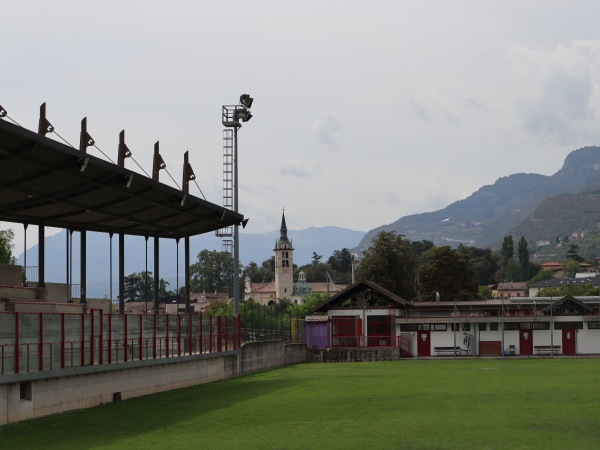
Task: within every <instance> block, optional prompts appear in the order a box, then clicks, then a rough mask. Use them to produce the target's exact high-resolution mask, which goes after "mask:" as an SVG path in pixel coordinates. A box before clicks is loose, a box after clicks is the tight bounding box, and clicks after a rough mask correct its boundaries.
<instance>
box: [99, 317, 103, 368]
mask: <svg viewBox="0 0 600 450" xmlns="http://www.w3.org/2000/svg"><path fill="white" fill-rule="evenodd" d="M99 325H100V333H99V335H100V336H99V338H100V339H99V341H100V348H99V350H100V351H99V352H98V353H99V354H98V363H99V364H103V363H104V314H102V310H100V324H99Z"/></svg>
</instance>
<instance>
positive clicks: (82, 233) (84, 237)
mask: <svg viewBox="0 0 600 450" xmlns="http://www.w3.org/2000/svg"><path fill="white" fill-rule="evenodd" d="M79 235H80V236H81V244H80V248H79V251H80V253H81V256H80V260H81V262H80V266H81V267H80V271H81V275H80V277H81V295H80V297H79V303H87V297H86V292H87V232H86V229H85V228H82V229H81V231H80V232H79Z"/></svg>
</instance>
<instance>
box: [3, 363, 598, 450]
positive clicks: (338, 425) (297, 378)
mask: <svg viewBox="0 0 600 450" xmlns="http://www.w3.org/2000/svg"><path fill="white" fill-rule="evenodd" d="M599 402H600V359H592V358H589V359H560V358H554V359H512V360H511V359H506V360H487V359H486V360H483V359H474V360H454V359H451V358H448V359H443V360H403V361H393V362H379V363H326V364H318V363H315V364H301V365H297V366H291V367H286V368H282V369H277V370H272V371H269V372H263V373H259V374H255V375H250V376H246V377H242V378H237V379H233V380H227V381H220V382H215V383H210V384H205V385H200V386H195V387H192V388H187V389H180V390H176V391H171V392H165V393H161V394H156V395H151V396H147V397H143V398H138V399H132V400H125V401H121V402H118V403H112V404H107V405H103V406H99V407H96V408H91V409H87V410H80V411H74V412H70V413H65V414H60V415H56V416H51V417H45V418H40V419H35V420H30V421H26V422H21V423H17V424H10V425H6V426H3V427H0V448H7V449H9V448H14V449H30V448H31V449H39V448H44V449H50V448H57V449H65V448H68V449H77V448H119V449H123V448H132V449H136V448H144V449H153V448H156V449H180V448H182V449H186V448H190V449H230V448H231V449H255V448H256V449H312V448H315V449H321V448H324V449H396V448H397V449H402V448H410V449H427V448H460V449H468V448H474V449H484V448H489V449H515V448H545V449H548V448H557V449H558V448H560V449H565V448H577V449H583V448H599V447H600V427H599V426H598V422H599V419H600V408H599V405H598V403H599Z"/></svg>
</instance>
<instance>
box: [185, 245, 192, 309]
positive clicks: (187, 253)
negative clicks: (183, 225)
mask: <svg viewBox="0 0 600 450" xmlns="http://www.w3.org/2000/svg"><path fill="white" fill-rule="evenodd" d="M183 242H184V247H185V249H184V253H185V312H186V314H190V313H191V312H192V311H191V310H190V237H189V236H186V237H185V238H184V240H183Z"/></svg>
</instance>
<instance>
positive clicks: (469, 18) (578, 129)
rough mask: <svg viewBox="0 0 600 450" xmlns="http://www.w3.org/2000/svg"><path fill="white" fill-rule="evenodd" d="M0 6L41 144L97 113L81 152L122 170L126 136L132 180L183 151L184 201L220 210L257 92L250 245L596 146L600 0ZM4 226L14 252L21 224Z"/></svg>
mask: <svg viewBox="0 0 600 450" xmlns="http://www.w3.org/2000/svg"><path fill="white" fill-rule="evenodd" d="M0 10H1V14H0V35H1V37H2V42H3V44H2V46H1V47H0V105H2V107H4V109H6V110H7V112H8V116H9V117H10V119H13V120H14V121H16V122H18V123H19V124H20V125H22V126H23V127H25V128H28V129H30V130H37V121H38V117H39V107H40V105H41V104H42V103H43V102H46V104H47V117H48V119H49V121H50V122H51V123H52V125H53V126H54V127H55V130H56V132H57V133H58V135H57V134H49V135H48V137H50V138H52V139H56V140H59V141H61V139H60V137H62V138H64V139H65V140H66V141H68V142H70V143H71V144H73V145H74V146H78V142H79V129H80V122H81V119H82V118H83V117H87V127H88V132H89V133H90V134H91V136H92V137H93V139H94V140H95V141H96V145H97V147H98V149H100V150H98V149H97V148H94V147H91V148H90V149H88V153H90V154H92V155H94V156H98V157H101V158H103V159H107V158H106V157H105V156H104V155H103V154H102V152H103V153H104V154H106V155H107V156H108V157H109V158H111V159H112V160H113V161H116V160H117V145H118V136H119V132H120V131H121V130H125V139H126V143H127V146H128V147H129V149H130V150H131V152H132V155H133V158H131V159H128V160H127V161H126V167H128V168H131V169H132V170H134V171H137V172H140V173H142V170H141V169H139V167H138V166H137V164H139V165H140V166H141V167H143V169H144V170H145V171H146V172H148V173H150V172H151V169H152V154H153V146H154V143H155V142H156V141H160V150H161V155H162V156H163V159H164V160H165V162H166V164H167V170H168V171H169V174H170V175H171V176H172V177H173V178H174V179H175V180H176V181H177V183H178V184H181V177H182V175H181V173H182V169H181V167H182V163H183V154H184V152H185V151H186V150H189V155H190V163H191V165H192V167H193V169H194V172H195V175H196V181H197V183H198V186H199V188H200V189H201V190H202V193H200V191H199V189H198V187H196V185H194V184H192V185H191V186H190V189H191V193H192V194H194V195H196V196H198V197H202V196H205V197H206V199H207V200H208V201H210V202H213V203H216V204H222V197H223V181H222V180H223V175H222V170H223V148H222V147H223V139H222V138H223V126H222V124H221V107H222V105H235V104H237V103H238V101H239V96H240V95H241V94H246V93H247V94H250V95H251V96H252V97H253V98H254V104H253V105H252V114H253V118H252V120H250V121H249V122H247V123H245V124H244V125H243V127H242V128H241V129H240V130H239V141H238V143H239V155H238V164H239V192H240V195H239V211H240V212H241V213H242V214H244V215H245V216H246V217H247V218H249V219H250V221H249V224H248V226H247V228H246V229H245V230H244V231H243V232H242V234H241V238H242V239H243V233H263V232H266V231H271V230H275V229H278V228H279V225H280V221H281V213H282V210H283V209H284V208H285V214H286V221H287V226H288V228H289V229H290V230H293V229H304V228H307V227H311V226H316V227H322V226H338V227H343V228H349V229H352V230H360V231H365V232H366V231H368V230H370V229H372V228H375V227H378V226H380V225H384V224H388V223H391V222H394V221H396V220H397V219H399V218H401V217H403V216H406V215H409V214H416V213H422V212H427V211H434V210H437V209H442V208H444V207H446V206H447V205H449V204H450V203H452V202H454V201H457V200H461V199H464V198H466V197H468V196H469V195H471V194H472V193H473V192H475V191H476V190H477V189H479V188H480V187H481V186H483V185H488V184H493V183H494V182H495V181H496V180H497V179H498V178H499V177H503V176H507V175H510V174H513V173H518V172H526V173H539V174H543V175H552V174H553V173H555V172H556V171H558V170H559V169H560V167H561V166H562V163H563V161H564V159H565V157H566V156H567V155H568V154H569V153H570V152H571V151H572V150H575V149H577V148H580V147H584V146H588V145H600V120H599V119H600V33H598V26H597V25H598V23H597V20H598V19H597V18H598V17H600V2H597V1H578V0H572V1H569V2H567V1H555V0H543V1H538V0H526V1H523V0H519V1H514V0H502V1H496V0H489V1H480V0H477V1H466V0H463V1H461V0H457V1H447V0H443V1H442V0H431V1H414V0H413V1H403V0H393V1H385V0H373V1H369V2H366V1H364V0H361V1H355V0H343V1H334V0H315V1H313V0H304V1H300V2H289V1H281V0H253V1H251V2H250V1H241V0H229V1H227V2H222V1H198V0H195V1H192V0H189V1H182V0H170V1H169V2H165V1H160V2H159V1H151V0H143V1H142V0H137V1H133V0H132V1H128V0H119V1H114V0H102V1H91V0H90V1H85V2H82V1H80V0H79V1H76V0H72V1H65V0H53V1H52V2H43V1H30V0H19V1H18V2H16V1H9V0H0ZM4 120H7V118H4ZM59 135H60V137H59ZM61 142H62V141H61ZM134 160H135V161H134ZM136 163H137V164H136ZM0 176H1V174H0ZM161 181H163V182H165V183H166V184H170V185H172V186H175V183H174V182H173V180H171V178H170V177H169V175H168V174H165V173H164V172H161ZM1 227H2V228H7V227H11V228H13V229H14V231H15V232H16V234H17V239H16V240H15V250H16V254H20V253H21V252H22V250H23V238H22V235H23V232H22V227H21V226H20V225H17V224H9V223H6V222H3V223H2V224H1ZM57 231H58V230H57ZM36 234H37V233H36V232H34V231H31V230H30V231H28V234H27V236H28V240H27V246H28V247H30V246H31V245H32V244H34V243H35V239H36Z"/></svg>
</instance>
